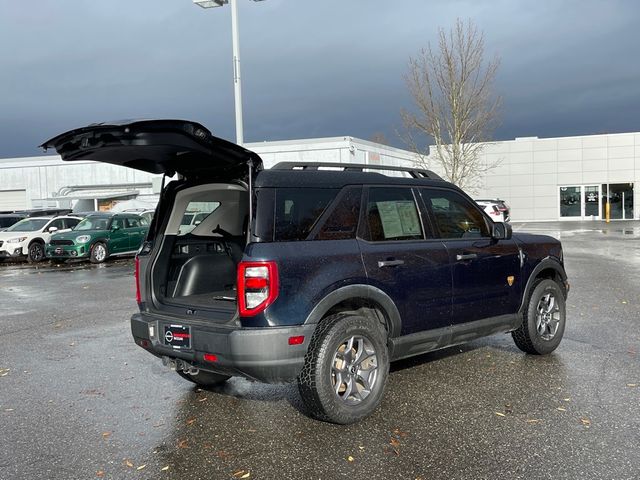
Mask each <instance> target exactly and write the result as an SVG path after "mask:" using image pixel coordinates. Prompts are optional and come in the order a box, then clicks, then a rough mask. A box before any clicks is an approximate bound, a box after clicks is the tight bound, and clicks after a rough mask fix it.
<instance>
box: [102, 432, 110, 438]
mask: <svg viewBox="0 0 640 480" xmlns="http://www.w3.org/2000/svg"><path fill="white" fill-rule="evenodd" d="M110 436H111V432H102V438H109V437H110Z"/></svg>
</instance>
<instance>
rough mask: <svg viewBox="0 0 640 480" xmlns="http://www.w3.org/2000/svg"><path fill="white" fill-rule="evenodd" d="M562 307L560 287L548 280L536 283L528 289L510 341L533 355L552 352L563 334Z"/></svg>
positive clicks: (564, 313) (563, 312)
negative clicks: (520, 318) (523, 310)
mask: <svg viewBox="0 0 640 480" xmlns="http://www.w3.org/2000/svg"><path fill="white" fill-rule="evenodd" d="M566 316H567V313H566V305H565V299H564V294H563V292H562V289H561V288H560V286H559V285H558V284H557V283H556V282H555V281H554V280H550V279H540V280H538V281H537V282H536V283H535V284H534V285H533V288H532V289H531V294H530V295H529V299H528V301H527V305H526V309H525V312H524V318H523V319H522V325H520V328H518V329H517V330H515V331H513V332H512V333H511V335H512V336H513V341H514V342H515V344H516V345H517V346H518V348H519V349H520V350H522V351H523V352H526V353H531V354H534V355H546V354H548V353H551V352H553V351H554V350H555V349H556V348H558V345H560V341H561V340H562V335H563V334H564V327H565V323H566Z"/></svg>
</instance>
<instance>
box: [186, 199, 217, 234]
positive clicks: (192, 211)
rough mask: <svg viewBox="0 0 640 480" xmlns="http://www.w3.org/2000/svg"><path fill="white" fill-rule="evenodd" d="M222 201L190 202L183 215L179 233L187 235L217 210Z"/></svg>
mask: <svg viewBox="0 0 640 480" xmlns="http://www.w3.org/2000/svg"><path fill="white" fill-rule="evenodd" d="M219 206H220V202H189V205H187V209H186V211H185V212H184V215H183V216H182V221H181V222H180V228H179V231H178V235H186V234H187V233H190V232H191V231H192V230H193V229H194V228H196V227H197V226H198V225H200V224H201V223H202V221H203V220H204V219H205V218H207V217H208V216H209V215H211V214H212V213H213V212H215V211H216V210H217V209H218V207H219Z"/></svg>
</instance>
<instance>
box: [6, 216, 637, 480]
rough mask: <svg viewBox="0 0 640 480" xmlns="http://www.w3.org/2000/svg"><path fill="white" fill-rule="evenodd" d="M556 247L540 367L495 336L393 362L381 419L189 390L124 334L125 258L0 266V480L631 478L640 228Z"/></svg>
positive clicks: (287, 394) (611, 227) (270, 394)
mask: <svg viewBox="0 0 640 480" xmlns="http://www.w3.org/2000/svg"><path fill="white" fill-rule="evenodd" d="M514 230H515V231H528V232H533V233H548V234H551V235H553V236H556V237H559V238H561V240H562V242H563V245H564V251H565V263H566V269H567V272H568V274H569V279H570V282H571V293H570V296H569V299H568V304H567V317H568V321H567V329H566V332H565V337H564V340H563V342H562V344H561V346H560V348H559V349H558V350H557V351H556V352H555V353H554V354H552V355H550V356H548V357H532V356H526V355H524V354H522V353H521V352H520V351H519V350H518V349H517V348H516V346H515V345H514V344H513V342H512V340H511V337H510V336H493V337H489V338H486V339H483V340H480V341H474V342H472V343H469V344H466V345H463V346H459V347H452V348H448V349H446V350H442V351H439V352H435V353H431V354H426V355H422V356H420V357H417V358H413V359H410V360H406V361H402V362H398V363H396V364H394V365H392V373H391V375H390V377H389V382H388V385H387V391H386V394H385V399H384V401H383V403H382V406H381V408H379V409H378V410H377V411H376V413H375V414H374V415H373V416H372V417H370V418H368V419H366V420H365V421H363V422H361V423H359V424H356V425H351V426H348V427H344V426H336V425H330V424H326V423H321V422H318V421H314V420H312V419H310V418H308V417H307V416H305V415H304V413H303V412H302V411H301V410H302V405H301V401H300V399H299V396H298V393H297V389H296V387H295V386H289V385H283V386H274V385H263V384H257V383H252V382H249V381H246V380H243V379H239V378H234V379H232V380H230V381H229V382H228V383H227V384H226V385H225V386H224V387H221V388H217V389H215V390H212V391H203V390H199V389H196V388H194V387H193V386H192V385H191V384H190V383H188V382H186V381H184V380H182V379H181V378H179V377H178V375H177V374H175V373H174V372H171V371H169V370H167V369H165V368H164V367H163V366H162V365H161V363H160V361H159V360H157V359H154V358H153V357H151V356H150V355H149V354H148V353H147V352H145V351H143V350H142V349H141V348H139V347H137V346H136V345H135V344H134V343H133V342H132V339H131V334H130V330H129V317H130V315H131V313H132V312H134V311H135V310H136V308H137V307H136V304H135V299H134V297H135V287H134V283H133V261H132V260H118V261H109V262H107V263H106V264H103V265H98V266H95V265H91V264H88V263H81V264H74V265H64V266H56V267H52V266H49V265H44V266H41V267H33V266H28V265H19V264H11V265H7V264H1V265H0V342H1V346H0V424H1V425H2V435H0V479H40V478H42V479H90V478H150V479H151V478H153V479H155V478H167V479H170V478H176V479H177V478H202V479H205V478H206V479H227V478H252V479H280V478H282V479H289V478H292V479H294V478H295V479H323V480H327V479H334V478H335V479H339V478H363V479H366V478H371V479H388V478H398V479H424V480H427V479H435V478H456V479H458V478H460V479H462V478H464V479H479V478H491V479H503V478H504V479H515V478H527V479H534V478H535V479H538V478H553V479H560V478H567V479H576V478H581V479H582V478H593V479H601V478H612V479H636V478H639V477H640V449H638V444H640V356H639V354H640V328H639V326H640V302H639V296H638V292H639V291H640V222H626V223H611V224H608V225H605V224H603V223H600V222H596V223H538V224H533V223H532V224H516V225H514Z"/></svg>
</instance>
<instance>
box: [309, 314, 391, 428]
mask: <svg viewBox="0 0 640 480" xmlns="http://www.w3.org/2000/svg"><path fill="white" fill-rule="evenodd" d="M386 339H387V334H386V331H385V329H384V327H383V326H382V325H381V324H380V322H378V321H377V320H374V319H371V318H365V317H360V316H356V315H348V314H337V315H332V316H330V317H328V318H326V319H324V320H323V321H322V323H320V325H319V326H318V328H317V330H316V332H315V333H314V335H313V338H312V339H311V343H310V345H309V350H308V351H307V355H306V356H305V365H304V367H303V369H302V372H301V373H300V375H299V377H298V389H299V390H300V395H301V396H302V400H303V402H304V404H305V406H306V407H307V410H308V411H309V413H310V414H311V415H312V416H314V417H316V418H318V419H320V420H324V421H327V422H332V423H338V424H349V423H355V422H357V421H359V420H362V419H363V418H365V417H367V416H368V415H370V414H371V413H372V412H373V411H374V410H375V409H376V408H377V407H378V405H379V404H380V402H381V400H382V395H383V393H384V387H385V383H386V381H387V376H388V374H389V353H388V351H387V343H386Z"/></svg>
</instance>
